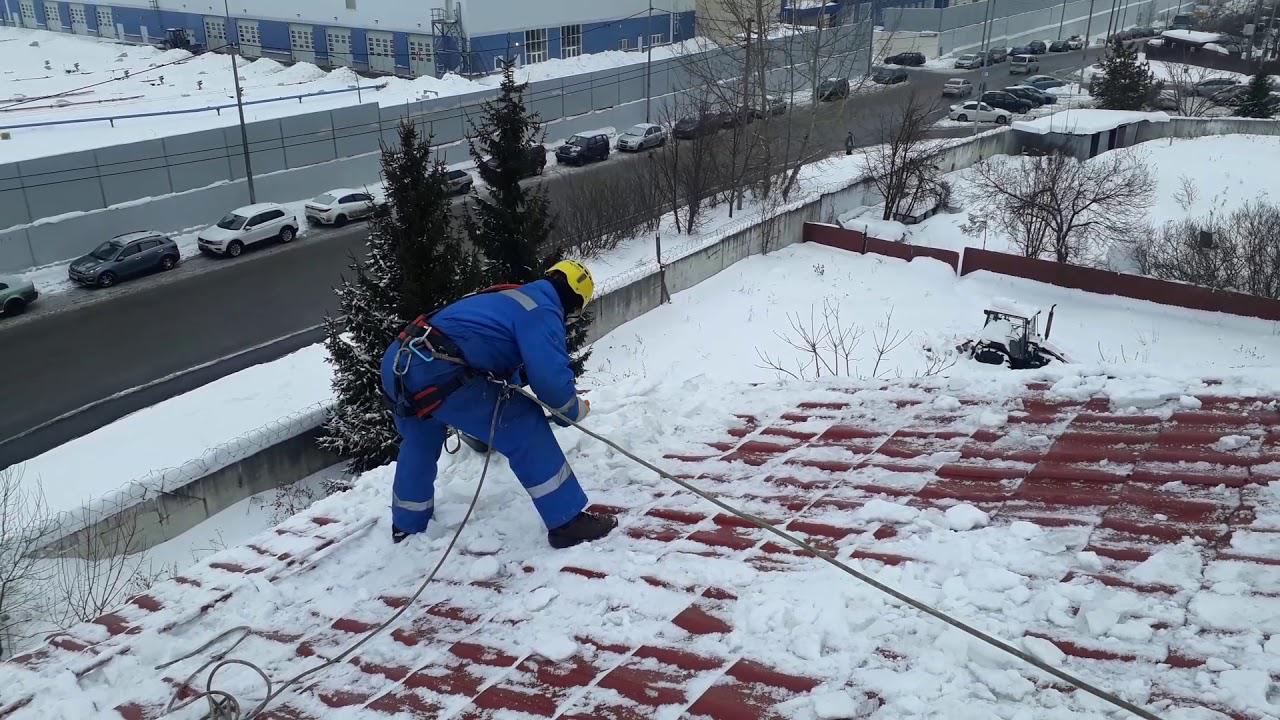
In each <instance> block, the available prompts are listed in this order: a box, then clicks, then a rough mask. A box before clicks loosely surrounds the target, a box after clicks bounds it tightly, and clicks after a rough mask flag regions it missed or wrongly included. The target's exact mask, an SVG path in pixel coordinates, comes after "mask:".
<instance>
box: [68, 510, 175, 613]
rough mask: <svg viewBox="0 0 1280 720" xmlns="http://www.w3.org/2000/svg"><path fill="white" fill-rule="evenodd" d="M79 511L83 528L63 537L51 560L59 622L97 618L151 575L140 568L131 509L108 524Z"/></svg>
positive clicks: (138, 541) (138, 542)
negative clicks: (56, 554)
mask: <svg viewBox="0 0 1280 720" xmlns="http://www.w3.org/2000/svg"><path fill="white" fill-rule="evenodd" d="M81 512H82V513H83V518H82V520H83V521H84V522H83V524H84V525H85V529H83V530H81V531H79V532H77V533H75V534H74V535H73V536H71V538H70V539H68V540H67V541H65V542H64V544H62V545H61V547H60V550H59V553H58V556H57V557H56V558H55V559H54V566H55V567H54V578H53V580H54V583H53V585H54V587H53V592H54V593H55V598H56V600H57V603H58V606H59V607H60V608H61V617H58V618H57V620H56V624H58V625H59V626H66V625H70V624H72V623H74V622H84V621H86V620H91V619H93V618H95V617H98V616H99V615H101V614H103V613H104V612H106V611H107V610H109V609H111V608H112V607H114V606H116V605H119V604H120V603H121V602H122V601H123V600H124V599H125V598H126V597H127V596H129V595H131V594H133V593H137V592H140V591H142V590H145V589H146V588H147V587H149V586H150V580H152V579H153V578H151V577H150V576H149V575H148V573H147V572H146V571H145V570H144V567H143V557H142V554H141V553H140V552H139V550H140V549H141V548H140V546H141V541H142V538H141V536H140V535H139V534H138V511H137V510H136V509H128V510H125V511H123V512H120V513H117V514H116V515H115V516H114V517H113V519H112V520H111V521H110V525H109V526H104V525H103V524H94V522H93V519H94V518H93V517H92V516H91V514H90V511H89V510H87V509H85V510H82V511H81Z"/></svg>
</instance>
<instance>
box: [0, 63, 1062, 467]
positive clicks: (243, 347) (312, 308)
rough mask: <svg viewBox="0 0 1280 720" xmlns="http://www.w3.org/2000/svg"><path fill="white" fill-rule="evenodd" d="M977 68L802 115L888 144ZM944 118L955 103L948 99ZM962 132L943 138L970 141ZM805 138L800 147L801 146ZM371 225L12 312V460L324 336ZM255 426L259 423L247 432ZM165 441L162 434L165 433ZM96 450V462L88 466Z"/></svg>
mask: <svg viewBox="0 0 1280 720" xmlns="http://www.w3.org/2000/svg"><path fill="white" fill-rule="evenodd" d="M1079 63H1080V53H1079V52H1073V53H1070V54H1063V55H1048V56H1041V72H1042V73H1045V74H1049V73H1054V72H1060V71H1062V70H1064V69H1066V68H1068V67H1070V66H1072V65H1074V66H1076V67H1079ZM1007 68H1008V65H1007V64H1005V65H995V66H992V67H991V68H990V78H989V80H988V83H989V85H990V86H992V87H997V86H998V87H1003V86H1004V85H1007V84H1010V82H1008V81H1007V80H1006V75H1007V72H1008V70H1007ZM977 75H978V73H977V72H976V71H954V72H950V71H924V70H912V72H911V81H910V82H909V83H906V84H904V85H899V86H894V87H890V88H885V89H882V90H881V91H879V92H875V93H871V94H868V95H866V96H859V97H856V98H853V99H850V100H849V101H847V102H845V103H824V104H822V105H820V106H819V108H818V109H817V110H816V111H814V112H816V113H817V118H816V121H815V122H814V123H812V124H810V123H809V122H808V121H807V120H806V119H805V116H804V115H803V113H805V112H809V111H808V110H804V109H793V111H792V114H791V116H789V118H790V119H789V122H787V123H783V122H773V123H771V127H772V128H773V130H771V131H772V132H779V133H783V132H786V131H787V128H788V125H790V127H791V130H792V132H793V133H794V131H795V129H796V128H797V127H803V128H804V129H806V130H810V128H811V130H810V132H811V137H810V149H812V147H813V146H814V145H817V146H820V147H823V148H826V149H827V150H828V151H829V152H836V151H839V150H840V149H842V148H843V146H844V140H845V135H846V133H848V132H849V131H851V130H852V131H853V133H854V139H855V141H856V143H857V144H858V145H868V144H872V143H874V142H876V140H877V138H878V133H879V127H880V124H879V122H878V121H877V118H878V116H882V115H887V114H888V113H890V112H891V111H892V109H893V108H894V107H896V106H898V105H899V104H901V103H902V102H904V101H905V99H906V98H907V97H908V96H909V95H910V94H911V93H912V92H915V93H919V94H921V95H922V96H924V97H930V98H934V97H938V96H939V93H940V88H941V86H942V84H943V83H944V82H945V81H946V79H947V78H948V77H956V76H962V77H971V78H973V79H974V80H975V83H976V82H977V79H978V78H977ZM939 107H940V110H939V114H941V112H942V109H941V108H945V104H941V103H940V105H939ZM966 133H967V129H965V128H950V129H947V130H944V131H942V132H940V133H939V134H940V136H958V135H963V134H966ZM796 145H797V147H798V145H799V144H798V143H797V144H796ZM641 160H642V159H641V157H639V156H635V155H630V156H628V155H622V154H615V155H613V156H611V157H610V159H609V160H608V161H607V162H604V163H599V164H595V165H592V166H588V167H586V168H581V169H570V168H560V167H556V166H548V169H547V174H546V176H545V177H543V178H541V179H539V181H540V182H544V183H545V184H546V185H547V188H548V192H549V194H550V196H551V200H552V203H553V206H554V203H555V198H556V196H557V191H558V188H559V187H561V186H562V185H563V183H564V178H565V177H566V176H567V174H568V173H573V174H575V175H578V176H581V174H583V173H590V174H591V175H588V176H587V177H604V176H605V175H604V174H605V173H625V172H632V171H633V168H631V167H630V163H634V162H640V161H641ZM365 233H366V230H365V227H364V225H363V224H355V225H352V226H349V227H346V228H341V229H313V230H312V231H311V232H310V233H309V234H308V235H307V236H305V237H303V238H300V239H299V240H297V241H296V242H294V243H292V244H290V245H286V246H275V247H268V248H265V249H262V250H257V251H251V252H246V253H245V254H244V255H243V256H241V257H240V258H237V259H235V260H223V259H210V258H203V257H200V258H192V259H190V260H188V261H186V262H184V263H183V265H182V266H180V267H179V268H178V269H176V270H174V271H172V272H169V273H166V274H163V275H155V276H151V277H148V278H144V279H140V280H135V281H133V282H130V283H126V284H123V285H120V286H118V287H116V288H113V289H111V290H110V291H92V290H83V289H74V290H70V291H68V292H65V293H61V294H58V295H55V296H50V297H47V298H44V299H42V301H41V302H40V303H38V304H37V305H36V306H34V307H33V308H31V310H30V311H29V312H28V314H27V315H25V316H21V317H18V318H10V319H0V348H3V352H0V398H4V402H3V404H0V468H3V467H7V466H9V465H11V464H14V463H17V462H21V461H23V460H25V459H28V458H31V457H34V456H35V455H38V454H39V453H41V452H44V451H46V450H48V449H50V448H52V447H55V446H57V445H59V444H61V443H63V442H66V441H68V440H70V439H72V438H75V437H78V436H80V435H83V434H85V433H87V432H91V431H92V430H94V429H96V428H99V427H101V426H103V425H105V424H107V423H109V422H111V421H113V420H115V419H117V418H120V417H123V416H124V415H127V414H129V413H131V412H135V411H137V410H139V409H141V408H143V407H147V406H149V405H152V404H154V403H156V402H158V401H160V400H162V399H164V398H167V397H171V396H173V395H175V394H178V393H181V392H185V391H187V390H190V389H192V388H194V387H198V386H200V385H203V384H205V383H208V382H210V381H212V380H215V379H217V378H219V377H223V376H225V375H228V374H230V373H233V372H236V371H238V370H241V369H243V368H245V367H249V366H251V365H254V364H257V363H261V362H266V361H269V360H273V359H275V358H278V357H280V356H282V355H285V354H287V353H289V352H292V351H294V350H297V349H299V348H301V347H304V346H306V345H308V344H311V343H314V342H316V341H317V340H318V339H319V338H320V337H321V332H320V330H319V328H318V325H319V323H320V322H321V320H322V319H323V317H324V315H325V313H326V312H329V311H331V310H333V309H334V307H335V299H334V295H333V291H332V288H333V286H334V285H335V284H336V283H337V282H338V281H339V280H340V278H341V276H342V274H343V273H344V272H345V271H346V269H347V267H348V265H349V264H350V262H351V258H352V257H353V256H354V255H358V254H360V253H362V252H363V250H364V237H365ZM246 429H249V428H246ZM157 441H160V439H157ZM91 465H92V459H91V458H86V469H89V468H91Z"/></svg>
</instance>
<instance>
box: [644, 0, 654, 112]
mask: <svg viewBox="0 0 1280 720" xmlns="http://www.w3.org/2000/svg"><path fill="white" fill-rule="evenodd" d="M644 34H645V37H646V38H647V39H648V41H649V42H648V49H649V52H648V54H647V55H646V56H645V59H644V121H645V122H650V119H649V112H650V109H649V106H650V105H651V104H652V102H651V96H650V93H649V71H650V68H652V66H653V0H649V15H648V16H647V17H646V19H645V21H644Z"/></svg>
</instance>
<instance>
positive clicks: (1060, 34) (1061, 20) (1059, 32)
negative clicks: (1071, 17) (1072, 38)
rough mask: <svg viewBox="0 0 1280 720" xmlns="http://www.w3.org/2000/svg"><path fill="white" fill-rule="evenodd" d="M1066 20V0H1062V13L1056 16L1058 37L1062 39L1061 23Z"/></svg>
mask: <svg viewBox="0 0 1280 720" xmlns="http://www.w3.org/2000/svg"><path fill="white" fill-rule="evenodd" d="M1066 21H1067V0H1062V14H1061V15H1059V16H1058V39H1059V40H1061V39H1062V24H1063V23H1065V22H1066Z"/></svg>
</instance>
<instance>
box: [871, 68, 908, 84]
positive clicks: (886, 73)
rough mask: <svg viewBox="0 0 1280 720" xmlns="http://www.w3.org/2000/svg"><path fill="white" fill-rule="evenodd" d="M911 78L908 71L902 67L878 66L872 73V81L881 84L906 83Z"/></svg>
mask: <svg viewBox="0 0 1280 720" xmlns="http://www.w3.org/2000/svg"><path fill="white" fill-rule="evenodd" d="M909 78H910V76H909V75H907V71H906V70H903V69H902V68H891V67H885V66H883V65H881V66H879V67H877V68H876V69H875V70H873V71H872V73H871V82H873V83H878V84H880V85H897V84H898V83H904V82H906V81H907V80H908V79H909Z"/></svg>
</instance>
